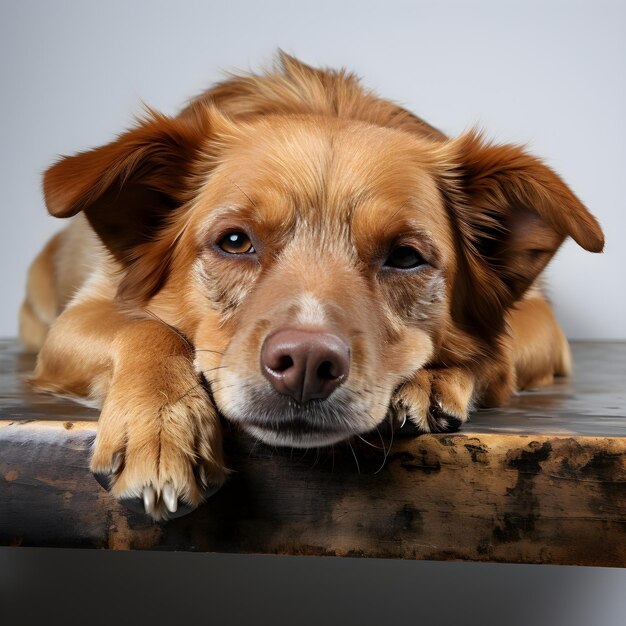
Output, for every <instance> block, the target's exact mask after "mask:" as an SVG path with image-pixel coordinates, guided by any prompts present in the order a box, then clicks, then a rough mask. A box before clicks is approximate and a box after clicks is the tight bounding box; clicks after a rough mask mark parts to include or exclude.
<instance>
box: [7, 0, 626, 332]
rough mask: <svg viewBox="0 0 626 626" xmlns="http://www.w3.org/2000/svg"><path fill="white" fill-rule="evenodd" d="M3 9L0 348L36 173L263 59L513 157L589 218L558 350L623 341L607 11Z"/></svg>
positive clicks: (563, 291) (184, 4) (612, 44)
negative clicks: (288, 64)
mask: <svg viewBox="0 0 626 626" xmlns="http://www.w3.org/2000/svg"><path fill="white" fill-rule="evenodd" d="M0 2H2V4H1V5H0V6H1V13H0V59H1V62H0V63H1V64H0V72H1V74H0V89H1V90H2V91H1V93H2V97H1V98H0V145H1V146H2V151H1V157H0V158H1V163H2V167H0V177H1V179H0V184H1V189H2V201H3V205H2V207H1V208H0V211H2V231H1V235H0V261H1V262H0V288H1V292H0V293H2V298H3V301H2V304H1V305H0V336H2V335H14V334H15V333H16V329H17V324H16V318H17V308H18V304H19V301H20V299H21V297H22V294H23V285H24V275H25V271H26V268H27V266H28V263H29V262H30V260H31V259H32V258H33V256H34V255H35V254H36V252H37V251H38V250H39V248H40V247H41V246H42V244H43V243H44V241H45V240H46V239H47V238H48V237H49V236H50V234H51V233H52V232H54V231H55V230H56V229H58V228H59V227H60V225H61V224H60V222H59V221H58V220H54V219H53V218H50V217H47V215H46V212H45V208H44V206H43V203H42V199H41V192H40V178H41V173H42V171H43V170H44V169H45V168H46V167H47V166H48V165H50V163H51V162H52V161H53V160H54V159H55V157H56V155H58V154H68V153H73V152H75V151H77V150H81V149H85V148H88V147H93V146H96V145H99V144H102V143H105V142H108V141H110V140H111V139H112V138H113V136H114V135H115V134H116V133H118V132H120V131H122V130H123V129H124V128H126V127H127V126H128V125H130V124H131V123H132V121H133V115H135V114H138V113H140V112H141V102H142V101H144V102H146V103H147V104H149V105H151V106H153V107H155V108H157V109H161V110H162V111H164V112H166V113H174V112H176V110H177V109H178V107H180V105H181V104H182V103H183V102H184V101H185V99H186V98H189V97H191V96H192V95H194V94H196V93H198V92H199V91H201V90H202V89H204V88H205V87H207V86H208V85H210V84H211V83H212V82H213V81H215V80H217V79H219V77H220V76H221V74H220V69H233V68H239V69H258V68H259V67H260V66H261V65H263V64H268V63H270V62H271V60H272V58H273V55H274V52H275V50H276V48H277V47H279V46H280V47H282V48H284V49H285V50H286V51H288V52H291V53H293V54H296V55H297V56H299V57H301V58H302V59H303V60H304V61H306V62H308V63H311V64H321V65H329V66H333V67H337V66H342V65H343V66H346V67H348V68H350V69H352V70H354V71H356V72H357V73H359V74H360V75H362V76H363V77H364V80H365V84H366V85H368V86H371V87H374V88H376V89H377V90H378V91H379V92H380V93H381V94H383V95H385V96H387V97H389V98H392V99H394V100H396V101H398V102H400V103H402V104H404V105H406V106H407V107H409V108H411V109H412V110H414V111H415V112H416V113H418V114H419V115H421V116H423V117H424V118H425V119H426V120H428V121H429V122H431V123H432V124H434V125H435V126H437V127H439V128H441V129H442V130H444V131H445V132H447V133H449V134H452V135H455V134H458V133H461V132H463V131H464V130H467V129H468V128H470V127H472V126H473V125H475V124H478V125H480V126H481V127H483V128H484V129H485V130H486V131H487V134H488V135H489V136H490V137H492V138H494V139H497V140H500V141H514V142H524V143H528V145H529V148H530V149H531V150H532V151H533V152H535V153H537V154H538V155H541V156H543V157H545V158H546V160H547V162H548V163H549V164H550V165H552V166H553V167H554V168H556V170H557V171H558V172H560V173H561V174H562V176H563V177H564V178H565V180H566V181H567V182H568V183H569V184H570V185H571V187H572V188H573V189H574V190H575V192H576V193H577V194H578V195H579V196H580V197H581V199H582V200H583V201H584V202H585V203H586V204H587V206H588V207H589V208H590V210H591V211H592V212H593V213H595V215H597V217H598V218H599V219H600V222H601V223H602V225H603V227H604V230H605V232H606V235H607V246H606V252H605V253H604V254H603V255H592V254H589V253H586V252H584V251H583V250H581V249H580V248H578V247H577V246H576V245H575V244H574V243H573V242H572V241H568V242H567V244H566V245H565V246H564V248H563V249H562V251H561V252H560V253H559V255H558V257H557V259H556V260H555V261H554V263H553V264H552V266H551V267H550V269H549V271H548V284H549V290H550V293H551V295H552V298H553V300H554V302H555V305H556V309H557V313H558V316H559V318H560V320H561V321H562V323H563V325H564V327H565V330H566V333H567V334H568V336H570V337H572V338H578V339H580V338H599V339H624V338H626V316H625V315H624V308H625V307H624V304H625V301H626V286H625V285H626V281H624V277H623V272H624V270H623V268H624V267H626V245H624V241H623V240H622V238H623V237H624V236H625V235H626V210H625V209H626V194H625V193H624V176H625V173H624V165H625V164H626V159H625V151H626V116H625V115H624V109H625V107H624V105H625V103H626V71H625V69H626V68H625V65H626V63H625V58H626V36H625V32H624V31H625V28H624V26H625V17H624V16H625V10H624V3H623V2H608V1H606V0H593V1H591V0H590V1H588V2H580V1H575V0H572V1H569V2H567V1H563V2H554V1H552V2H550V1H539V0H535V1H530V2H506V1H502V0H500V1H498V0H483V1H468V2H461V1H457V2H451V1H440V2H434V1H433V2H399V1H397V0H386V1H380V2H368V1H367V0H360V1H358V2H355V1H345V2H336V1H332V0H318V1H316V2H308V3H302V2H286V1H282V2H279V1H277V0H264V1H262V2H254V1H252V0H249V1H242V0H229V1H228V2H201V1H196V2H191V1H184V0H177V1H174V0H171V1H168V2H161V1H157V0H153V1H150V2H146V1H137V0H135V1H132V2H127V1H124V2H121V1H119V0H109V1H107V2H93V1H73V2H70V1H63V0H56V1H41V2H33V1H28V0H21V1H8V2H7V0H0Z"/></svg>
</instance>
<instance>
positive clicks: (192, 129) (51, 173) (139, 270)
mask: <svg viewBox="0 0 626 626" xmlns="http://www.w3.org/2000/svg"><path fill="white" fill-rule="evenodd" d="M208 138H209V122H208V117H207V115H204V114H203V112H202V111H200V109H199V108H198V109H196V110H194V111H191V112H190V114H189V115H187V116H186V117H185V118H184V119H178V118H170V117H167V116H165V115H161V114H158V113H156V112H153V111H149V112H148V116H147V117H146V118H145V119H143V120H141V121H140V122H139V123H138V125H137V126H136V127H135V128H133V129H131V130H129V131H127V132H126V133H124V134H122V135H120V136H119V137H118V138H117V139H116V140H115V141H113V142H112V143H110V144H108V145H106V146H102V147H100V148H96V149H94V150H89V151H87V152H82V153H79V154H77V155H75V156H70V157H64V158H62V159H61V160H60V161H58V162H57V163H56V164H55V165H53V166H52V167H51V168H50V169H48V170H47V171H46V173H45V175H44V183H43V188H44V196H45V200H46V205H47V207H48V211H49V212H50V213H51V214H52V215H54V216H56V217H70V216H72V215H75V214H76V213H78V212H80V211H83V212H84V213H85V215H86V217H87V219H88V220H89V222H90V224H91V226H92V227H93V229H94V230H95V231H96V233H97V234H98V236H99V237H100V239H101V240H102V242H103V243H104V245H105V246H106V247H107V248H108V249H109V251H110V252H111V253H112V254H113V256H114V257H115V258H116V259H117V260H118V261H119V262H120V263H122V265H123V266H124V267H125V269H126V272H125V275H124V278H123V279H122V282H121V284H120V288H119V291H118V296H119V297H120V298H122V299H125V300H131V301H135V302H137V303H140V302H145V301H146V300H147V299H149V298H150V297H151V296H153V295H154V294H155V293H156V292H157V291H158V289H159V288H160V287H161V285H162V283H163V281H164V280H165V278H166V275H167V271H168V266H169V262H170V256H171V253H172V252H171V251H172V248H171V245H169V243H170V242H167V241H164V240H163V239H162V236H163V232H164V227H165V226H166V225H167V224H168V221H170V220H171V219H172V217H173V215H174V213H175V211H176V209H177V208H178V207H180V206H181V205H182V204H183V203H184V202H185V201H186V200H188V199H189V197H190V192H191V191H192V176H193V174H194V166H195V164H196V162H197V156H198V153H199V152H200V151H201V150H202V149H203V146H204V144H205V143H206V142H207V140H208Z"/></svg>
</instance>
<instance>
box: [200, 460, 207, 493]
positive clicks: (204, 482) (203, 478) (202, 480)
mask: <svg viewBox="0 0 626 626" xmlns="http://www.w3.org/2000/svg"><path fill="white" fill-rule="evenodd" d="M198 476H199V478H200V485H201V486H202V487H205V488H206V486H207V482H208V481H207V479H206V470H205V469H204V467H203V466H202V465H201V466H200V469H199V470H198Z"/></svg>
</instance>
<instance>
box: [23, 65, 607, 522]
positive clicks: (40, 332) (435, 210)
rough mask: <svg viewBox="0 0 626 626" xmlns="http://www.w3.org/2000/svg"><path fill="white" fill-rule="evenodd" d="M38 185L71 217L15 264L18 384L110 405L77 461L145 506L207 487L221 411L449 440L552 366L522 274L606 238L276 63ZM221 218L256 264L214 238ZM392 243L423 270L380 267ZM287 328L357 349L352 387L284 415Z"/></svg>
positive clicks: (275, 433) (537, 193) (492, 169)
mask: <svg viewBox="0 0 626 626" xmlns="http://www.w3.org/2000/svg"><path fill="white" fill-rule="evenodd" d="M44 192H45V199H46V203H47V207H48V210H49V211H50V213H51V214H52V215H55V216H57V217H70V216H75V217H73V218H72V220H71V221H70V223H69V225H68V226H67V228H66V229H65V230H63V231H62V232H61V233H59V234H58V235H57V236H55V237H54V238H53V239H52V240H51V241H50V242H49V243H48V245H47V246H46V247H45V248H44V250H43V251H42V252H41V254H40V255H39V256H38V257H37V259H36V260H35V262H34V263H33V265H32V267H31V270H30V274H29V279H28V293H27V297H26V301H25V302H24V305H23V307H22V310H21V338H22V341H23V343H24V345H25V346H27V347H28V348H31V349H32V350H36V351H39V357H38V361H37V367H36V371H35V374H34V377H33V383H34V385H35V386H36V388H38V389H40V390H44V391H49V392H53V393H59V394H63V395H72V396H79V397H83V398H87V399H89V400H92V401H96V402H102V414H101V417H100V422H99V426H98V434H97V438H96V441H95V447H94V453H93V458H92V462H91V466H92V469H93V470H94V471H95V472H100V473H109V474H110V475H111V485H112V492H113V494H114V495H115V496H117V497H119V498H122V497H132V496H143V497H144V498H147V500H146V502H147V508H148V509H149V510H150V512H151V513H152V514H153V515H154V516H155V517H165V516H167V510H168V509H171V508H172V507H171V506H169V504H171V501H172V499H173V500H174V502H175V500H176V498H178V499H180V501H181V502H184V503H186V504H188V505H192V506H195V505H197V504H198V503H199V502H201V500H202V497H203V496H202V489H203V486H204V485H207V484H213V485H219V484H221V483H222V482H223V480H224V477H225V470H224V467H223V461H222V450H221V435H220V422H219V419H218V412H219V413H221V414H223V415H224V416H225V417H226V418H228V419H229V420H232V421H233V422H236V423H238V424H240V425H241V427H242V428H243V429H244V430H246V431H248V432H250V433H252V434H253V435H255V436H257V437H258V438H260V439H262V440H263V441H266V442H269V443H271V444H278V445H290V446H306V447H308V446H319V445H325V444H329V443H333V442H336V441H339V440H341V439H345V438H348V437H350V436H352V435H355V434H359V433H364V432H366V431H369V430H371V429H373V428H375V427H376V426H377V425H379V424H380V423H381V422H383V421H384V420H386V419H387V420H391V421H394V420H395V421H397V423H402V422H403V421H404V420H405V419H408V420H409V421H410V422H411V423H412V424H413V425H414V426H416V427H417V428H418V429H419V430H420V431H423V432H433V431H446V430H451V429H454V428H456V427H458V425H459V424H460V423H461V422H463V421H465V420H466V419H467V417H468V412H469V411H470V410H471V409H472V407H474V406H477V405H486V406H495V405H500V404H502V403H503V402H505V401H506V400H507V398H509V396H510V395H511V393H512V392H514V391H515V390H516V389H522V388H528V387H534V386H538V385H545V384H549V383H550V382H551V381H552V380H553V376H554V375H567V374H568V373H569V371H570V353H569V349H568V345H567V342H566V340H565V337H564V335H563V333H562V332H561V330H560V328H559V326H558V325H557V323H556V321H555V319H554V316H553V313H552V311H551V309H550V306H549V305H548V303H547V302H546V300H545V298H544V296H543V295H542V293H541V290H540V288H539V287H538V284H537V279H538V276H539V274H540V272H541V271H542V270H543V268H544V267H545V265H546V264H547V263H548V261H549V260H550V258H551V257H552V256H553V255H554V253H555V252H556V250H557V249H558V248H559V246H560V245H561V243H562V242H563V240H564V239H565V238H566V237H568V236H570V237H572V238H573V239H574V240H575V241H576V242H577V243H578V244H579V245H580V246H582V247H583V248H585V249H586V250H589V251H593V252H599V251H601V250H602V248H603V243H604V240H603V234H602V231H601V230H600V227H599V226H598V224H597V222H596V220H595V219H594V218H593V217H592V216H591V215H590V214H589V213H588V212H587V210H586V209H585V207H584V206H583V205H582V204H581V202H580V201H579V200H578V199H577V198H576V196H575V195H574V194H573V193H572V192H571V191H570V189H569V188H568V187H567V186H566V185H565V184H564V182H563V181H562V180H561V179H560V178H559V177H558V176H557V174H555V173H554V172H553V171H552V170H551V169H549V168H548V167H546V166H545V165H544V164H543V163H542V162H541V161H540V160H538V159H536V158H534V157H532V156H530V155H529V154H527V153H526V152H525V151H524V150H523V149H522V148H520V147H518V146H514V145H493V144H490V143H487V142H485V141H484V140H483V139H482V137H481V136H480V134H478V133H476V132H470V133H467V134H465V135H462V136H460V137H458V138H455V139H448V138H447V137H445V136H444V135H443V134H442V133H441V132H439V131H438V130H436V129H434V128H432V127H431V126H429V125H428V124H426V123H425V122H424V121H422V120H420V119H418V118H417V117H415V116H414V115H412V114H411V113H409V112H408V111H406V110H404V109H402V108H401V107H399V106H397V105H395V104H393V103H391V102H389V101H387V100H383V99H380V98H378V97H377V96H375V95H373V94H372V93H369V92H366V91H364V90H363V88H362V87H361V86H360V85H359V83H358V81H357V80H356V79H355V78H354V77H353V76H352V75H350V74H346V73H345V72H343V71H339V72H335V71H327V70H318V69H314V68H311V67H308V66H306V65H304V64H302V63H301V62H299V61H297V60H295V59H293V58H292V57H288V56H287V55H281V58H280V64H279V67H278V68H277V69H276V70H275V71H272V72H267V73H265V74H263V75H247V76H235V77H231V78H230V79H229V80H227V81H226V82H223V83H222V84H219V85H217V86H216V87H214V88H212V89H210V90H209V91H207V92H205V93H203V94H202V95H201V96H199V97H198V98H196V99H195V100H193V101H192V102H191V103H190V104H189V106H187V108H185V109H184V110H183V111H182V112H181V113H180V114H179V115H178V116H177V117H174V118H172V117H167V116H165V115H161V114H158V113H156V112H153V111H149V112H148V114H147V115H146V116H145V118H144V119H142V120H140V121H139V123H138V124H137V125H136V126H135V127H134V128H133V129H131V130H129V131H128V132H126V133H124V134H122V135H120V136H119V137H118V138H117V139H116V140H115V141H113V142H112V143H110V144H109V145H106V146H103V147H101V148H97V149H94V150H90V151H87V152H83V153H80V154H77V155H76V156H71V157H65V158H63V159H61V160H60V161H59V162H57V163H56V164H55V165H54V166H52V167H51V168H50V169H49V170H48V171H47V172H46V174H45V180H44ZM233 229H234V230H239V231H244V232H246V233H247V234H248V235H249V236H250V238H251V240H252V242H253V244H254V248H255V250H256V254H248V255H228V254H226V253H223V252H222V251H221V250H219V249H218V247H217V246H216V242H218V241H219V240H220V237H222V236H223V235H224V233H227V232H229V231H232V230H233ZM400 245H402V246H408V247H411V248H414V249H415V250H416V251H418V252H419V254H420V255H421V256H422V257H423V259H424V261H425V262H424V263H423V264H422V265H421V266H419V267H417V268H416V269H413V270H397V269H393V268H389V267H387V266H385V261H386V259H387V257H388V256H389V254H390V252H391V251H392V250H393V249H394V248H396V247H397V246H400ZM294 327H296V328H306V329H314V330H316V329H321V330H328V329H330V330H332V332H336V333H338V334H340V335H341V336H342V337H344V338H346V341H347V342H348V343H349V346H350V355H351V356H350V375H349V377H348V379H347V380H346V381H345V382H344V383H343V384H342V385H341V386H339V387H338V388H337V389H336V390H335V391H334V392H333V393H332V394H331V395H330V397H329V398H328V399H326V400H321V401H316V402H311V403H305V404H301V405H299V404H297V403H295V402H294V401H292V400H291V399H288V398H287V397H286V396H281V395H279V394H278V393H276V392H275V391H274V390H273V389H272V388H271V386H270V385H269V383H268V382H267V381H266V380H265V378H264V377H263V376H262V374H261V371H260V367H259V354H260V350H261V346H262V344H263V342H264V340H265V338H266V337H268V336H269V335H270V334H271V333H273V332H275V331H276V330H277V329H281V328H294ZM201 376H204V377H205V378H206V385H205V384H202V382H201ZM303 423H305V424H306V427H304V428H303V427H302V424H303ZM294 424H298V427H297V428H295V427H294ZM168 498H169V500H168ZM163 500H165V503H164V502H163ZM166 505H168V506H166ZM174 508H175V506H174Z"/></svg>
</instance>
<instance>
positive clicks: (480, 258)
mask: <svg viewBox="0 0 626 626" xmlns="http://www.w3.org/2000/svg"><path fill="white" fill-rule="evenodd" d="M445 150H446V151H448V150H449V152H448V153H447V157H446V159H445V160H446V161H447V164H446V166H445V172H444V175H443V178H442V185H441V189H442V191H443V194H444V197H445V198H446V201H447V203H448V207H449V211H450V216H451V218H452V223H453V225H454V227H455V229H456V231H457V232H456V234H457V240H458V241H459V250H458V253H459V257H460V264H459V265H460V271H459V274H458V276H457V278H456V282H455V285H454V290H453V291H454V295H453V307H452V308H453V310H452V313H453V316H454V317H455V319H456V320H457V321H459V322H461V323H463V321H466V322H467V321H468V322H470V323H471V324H472V325H473V326H478V327H480V328H481V329H482V330H483V332H485V333H486V334H487V335H489V334H497V333H499V332H500V331H501V330H502V328H503V326H504V311H505V309H507V308H508V307H510V306H511V305H512V304H513V303H514V302H515V301H517V300H518V299H519V298H521V297H522V296H523V294H524V292H525V291H526V290H527V289H528V287H529V286H530V285H531V284H532V282H533V281H534V280H535V278H536V277H537V276H538V274H539V273H540V272H541V271H542V270H543V268H544V267H545V266H546V264H547V263H548V261H549V260H550V259H551V258H552V256H553V255H554V253H555V252H556V251H557V249H558V248H559V246H560V245H561V243H563V240H564V239H565V238H566V237H568V236H569V237H572V238H573V239H574V240H575V241H576V242H577V243H578V244H579V245H580V246H582V247H583V248H584V249H585V250H589V251H590V252H601V251H602V249H603V247H604V235H603V234H602V230H601V229H600V226H599V225H598V222H597V221H596V219H595V218H594V217H593V216H592V215H591V214H590V213H589V212H588V211H587V209H586V208H585V207H584V206H583V204H582V203H581V202H580V200H578V198H577V197H576V196H575V195H574V194H573V193H572V191H571V190H570V189H569V188H568V187H567V185H566V184H565V183H564V182H563V181H562V180H561V178H560V177H559V176H558V175H557V174H556V173H555V172H554V171H553V170H551V169H550V168H549V167H547V166H546V165H544V164H543V163H542V162H541V161H540V160H539V159H537V158H535V157H532V156H530V155H529V154H527V153H526V152H525V151H524V150H523V149H521V148H520V147H517V146H513V145H493V144H487V143H485V142H484V141H483V140H482V138H481V136H480V135H479V134H478V133H475V132H471V133H469V134H467V135H463V136H461V137H460V138H458V139H456V140H453V141H451V142H450V143H449V144H448V146H446V148H445Z"/></svg>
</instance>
